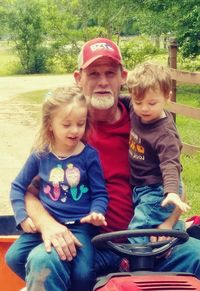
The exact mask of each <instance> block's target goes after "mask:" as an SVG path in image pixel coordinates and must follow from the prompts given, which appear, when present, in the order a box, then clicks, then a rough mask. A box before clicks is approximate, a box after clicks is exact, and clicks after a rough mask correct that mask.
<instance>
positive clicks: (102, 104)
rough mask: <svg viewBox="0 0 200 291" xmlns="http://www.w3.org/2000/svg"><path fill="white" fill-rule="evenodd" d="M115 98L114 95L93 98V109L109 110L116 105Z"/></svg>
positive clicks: (91, 101)
mask: <svg viewBox="0 0 200 291" xmlns="http://www.w3.org/2000/svg"><path fill="white" fill-rule="evenodd" d="M114 102H115V98H114V97H113V96H112V95H107V96H92V97H91V99H90V105H91V107H93V108H95V109H100V110H103V109H109V108H111V107H112V106H113V105H114Z"/></svg>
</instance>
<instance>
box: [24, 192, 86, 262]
mask: <svg viewBox="0 0 200 291" xmlns="http://www.w3.org/2000/svg"><path fill="white" fill-rule="evenodd" d="M30 190H31V187H29V192H27V193H26V194H25V203H26V210H27V213H28V215H29V216H30V217H31V219H32V220H33V222H34V224H35V226H36V228H37V230H38V231H39V232H41V234H42V239H43V241H44V245H45V249H46V251H47V252H50V251H51V245H52V246H53V247H54V248H55V249H56V251H57V253H58V255H59V256H60V258H61V260H68V261H71V260H72V259H73V257H75V256H76V247H81V243H80V242H79V240H77V238H76V237H75V236H74V235H73V234H72V233H71V231H70V230H69V229H68V228H67V227H66V226H64V225H62V224H60V223H59V222H57V221H56V220H55V219H54V218H53V217H52V216H51V215H50V214H49V213H48V212H47V210H46V209H45V208H44V207H43V205H42V204H41V202H40V201H39V199H38V198H37V197H36V195H34V194H36V192H37V190H33V193H34V194H32V193H31V192H30Z"/></svg>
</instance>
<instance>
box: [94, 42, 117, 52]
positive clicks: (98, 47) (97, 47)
mask: <svg viewBox="0 0 200 291" xmlns="http://www.w3.org/2000/svg"><path fill="white" fill-rule="evenodd" d="M90 48H91V50H92V51H93V52H94V51H97V50H101V49H106V50H109V51H114V49H113V48H112V47H111V46H110V45H109V44H107V43H106V42H101V43H96V44H93V45H91V46H90Z"/></svg>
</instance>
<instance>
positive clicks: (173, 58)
mask: <svg viewBox="0 0 200 291" xmlns="http://www.w3.org/2000/svg"><path fill="white" fill-rule="evenodd" d="M168 65H169V67H170V68H169V70H170V74H171V77H172V80H173V82H172V91H173V100H172V101H173V102H171V103H170V104H169V106H168V108H169V110H170V111H171V112H172V113H173V114H180V115H184V116H186V117H190V118H192V119H197V120H200V108H193V107H191V106H187V105H183V104H179V103H176V82H177V81H178V82H182V83H189V84H198V85H200V72H185V71H179V70H177V69H176V66H177V43H176V40H174V39H172V40H171V42H169V60H168ZM199 151H200V146H195V145H191V144H186V143H183V152H184V153H186V154H193V153H196V152H199Z"/></svg>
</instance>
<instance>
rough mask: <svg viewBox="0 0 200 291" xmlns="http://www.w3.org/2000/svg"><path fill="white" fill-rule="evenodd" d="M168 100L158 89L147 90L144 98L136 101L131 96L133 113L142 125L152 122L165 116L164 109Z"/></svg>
mask: <svg viewBox="0 0 200 291" xmlns="http://www.w3.org/2000/svg"><path fill="white" fill-rule="evenodd" d="M168 100H169V98H166V96H164V94H163V92H162V91H161V90H160V89H158V88H157V89H149V90H148V91H147V92H146V93H145V95H144V98H143V99H141V100H137V99H135V98H134V96H132V103H133V108H134V111H135V113H136V114H137V115H138V116H139V117H140V118H141V121H142V122H143V123H150V122H154V121H156V120H158V119H160V118H162V117H164V116H165V113H164V107H165V104H166V102H167V101H168Z"/></svg>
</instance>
